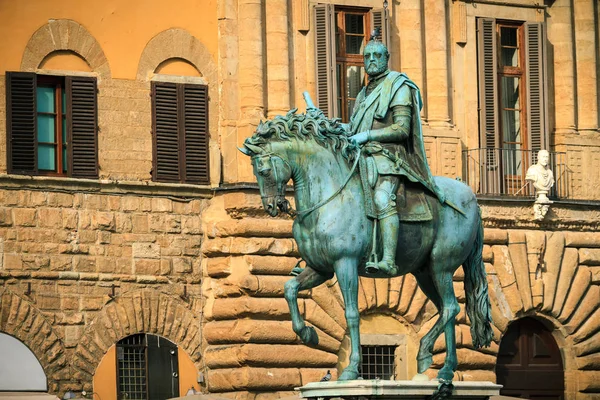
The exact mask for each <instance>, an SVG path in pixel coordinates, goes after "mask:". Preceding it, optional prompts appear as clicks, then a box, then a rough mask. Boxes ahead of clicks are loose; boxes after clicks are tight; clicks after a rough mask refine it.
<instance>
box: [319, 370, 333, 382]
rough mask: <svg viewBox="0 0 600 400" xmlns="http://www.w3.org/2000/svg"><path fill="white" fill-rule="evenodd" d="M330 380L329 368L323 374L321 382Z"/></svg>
mask: <svg viewBox="0 0 600 400" xmlns="http://www.w3.org/2000/svg"><path fill="white" fill-rule="evenodd" d="M330 380H331V372H329V370H327V373H326V374H325V376H324V377H322V378H321V382H328V381H330Z"/></svg>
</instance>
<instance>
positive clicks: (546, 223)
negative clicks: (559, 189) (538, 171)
mask: <svg viewBox="0 0 600 400" xmlns="http://www.w3.org/2000/svg"><path fill="white" fill-rule="evenodd" d="M477 201H478V202H479V204H480V205H481V210H482V216H483V223H484V226H485V227H486V228H501V229H542V230H549V231H558V230H569V231H594V232H597V231H600V224H598V220H600V201H591V200H556V201H554V203H553V204H552V205H551V207H550V211H548V215H546V218H545V219H544V220H543V221H536V220H534V218H533V199H527V198H517V197H479V198H478V199H477Z"/></svg>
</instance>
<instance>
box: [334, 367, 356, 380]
mask: <svg viewBox="0 0 600 400" xmlns="http://www.w3.org/2000/svg"><path fill="white" fill-rule="evenodd" d="M355 379H358V370H356V369H353V368H352V369H351V368H350V367H348V368H346V369H345V370H344V372H342V374H341V375H340V377H339V378H338V381H353V380H355Z"/></svg>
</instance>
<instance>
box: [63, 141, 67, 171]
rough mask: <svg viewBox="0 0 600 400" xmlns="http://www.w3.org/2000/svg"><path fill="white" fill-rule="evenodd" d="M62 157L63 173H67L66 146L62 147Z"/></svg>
mask: <svg viewBox="0 0 600 400" xmlns="http://www.w3.org/2000/svg"><path fill="white" fill-rule="evenodd" d="M62 153H63V154H62V157H63V162H62V164H63V172H67V146H63V151H62Z"/></svg>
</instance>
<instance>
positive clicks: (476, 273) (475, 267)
mask: <svg viewBox="0 0 600 400" xmlns="http://www.w3.org/2000/svg"><path fill="white" fill-rule="evenodd" d="M478 218H479V227H478V228H477V237H476V238H475V242H474V243H473V248H472V250H471V253H470V254H469V256H468V257H467V259H466V261H465V262H464V264H463V270H464V272H465V293H466V297H467V315H468V316H469V319H470V320H471V337H472V339H473V346H475V348H476V349H477V348H480V347H484V346H485V347H487V346H489V345H490V343H491V342H492V337H493V331H492V325H491V324H492V316H491V305H490V298H489V295H488V282H487V275H486V273H485V266H484V265H483V257H482V253H483V222H482V220H481V209H479V216H478Z"/></svg>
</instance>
